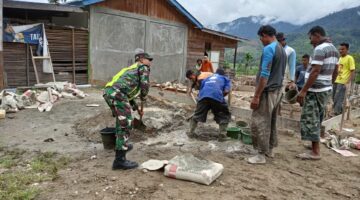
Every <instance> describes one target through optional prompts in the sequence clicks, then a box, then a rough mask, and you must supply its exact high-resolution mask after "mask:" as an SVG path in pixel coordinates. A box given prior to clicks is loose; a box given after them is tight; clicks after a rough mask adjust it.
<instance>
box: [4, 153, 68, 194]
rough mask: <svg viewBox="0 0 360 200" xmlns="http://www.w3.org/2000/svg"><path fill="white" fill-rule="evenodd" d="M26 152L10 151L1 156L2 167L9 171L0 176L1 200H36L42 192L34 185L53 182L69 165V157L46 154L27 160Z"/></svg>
mask: <svg viewBox="0 0 360 200" xmlns="http://www.w3.org/2000/svg"><path fill="white" fill-rule="evenodd" d="M23 154H24V152H19V151H9V152H6V153H5V154H4V155H3V156H0V167H2V168H7V169H8V170H7V171H5V172H4V173H2V174H0V199H1V200H27V199H29V200H30V199H35V198H36V197H37V196H38V195H39V193H40V192H41V190H40V189H39V188H38V187H37V186H36V185H34V183H41V182H45V181H53V180H55V179H56V178H57V177H58V173H57V172H58V170H59V169H61V168H63V167H65V166H66V165H67V164H69V162H70V159H69V158H68V157H59V156H58V155H57V154H56V153H51V152H45V153H40V154H37V155H36V156H34V157H33V158H32V159H31V160H27V161H26V160H25V159H23V158H25V156H23Z"/></svg>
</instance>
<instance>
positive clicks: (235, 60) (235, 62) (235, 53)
mask: <svg viewBox="0 0 360 200" xmlns="http://www.w3.org/2000/svg"><path fill="white" fill-rule="evenodd" d="M237 48H238V45H237V44H236V47H235V54H234V71H235V76H236V56H237Z"/></svg>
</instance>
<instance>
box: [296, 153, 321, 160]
mask: <svg viewBox="0 0 360 200" xmlns="http://www.w3.org/2000/svg"><path fill="white" fill-rule="evenodd" d="M296 158H299V159H302V160H320V159H321V157H320V156H315V155H312V154H311V153H301V154H298V155H296Z"/></svg>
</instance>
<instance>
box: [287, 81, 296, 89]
mask: <svg viewBox="0 0 360 200" xmlns="http://www.w3.org/2000/svg"><path fill="white" fill-rule="evenodd" d="M287 87H288V88H289V89H290V90H295V89H296V84H295V83H294V82H289V84H288V85H287Z"/></svg>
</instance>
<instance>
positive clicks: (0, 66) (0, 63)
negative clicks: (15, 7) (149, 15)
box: [0, 0, 5, 90]
mask: <svg viewBox="0 0 360 200" xmlns="http://www.w3.org/2000/svg"><path fill="white" fill-rule="evenodd" d="M4 83H5V80H4V60H3V0H0V90H2V89H3V88H5V84H4Z"/></svg>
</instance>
